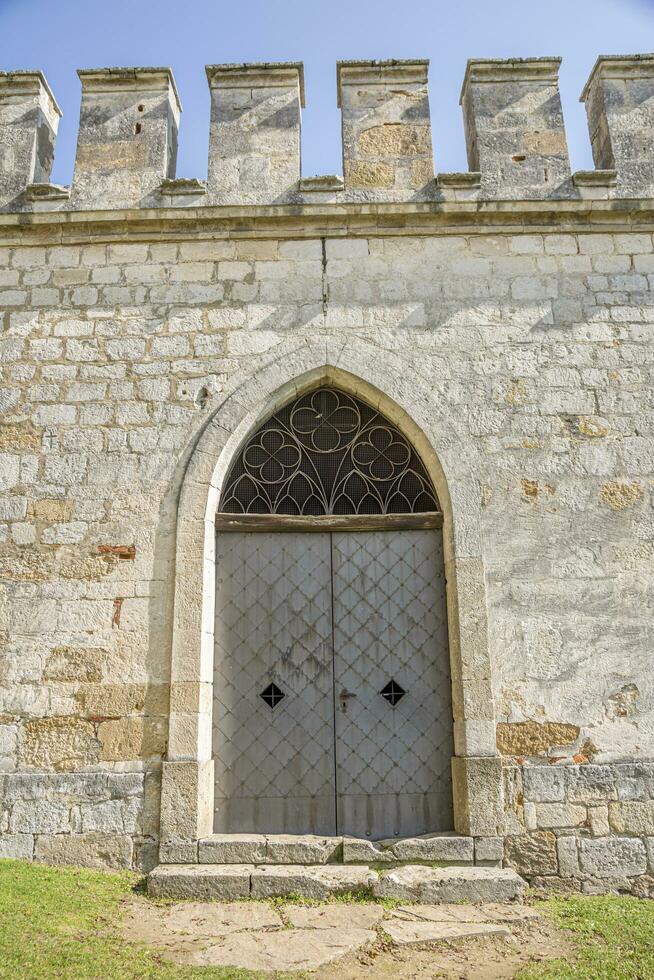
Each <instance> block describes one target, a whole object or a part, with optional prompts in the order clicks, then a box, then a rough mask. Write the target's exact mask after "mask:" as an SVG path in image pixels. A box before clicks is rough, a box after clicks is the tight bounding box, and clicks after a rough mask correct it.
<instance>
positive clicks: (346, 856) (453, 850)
mask: <svg viewBox="0 0 654 980" xmlns="http://www.w3.org/2000/svg"><path fill="white" fill-rule="evenodd" d="M473 858H474V843H473V840H472V838H471V837H461V836H459V835H458V834H423V835H422V836H420V837H405V838H400V839H390V840H380V841H369V840H364V839H362V838H357V837H344V838H343V861H344V862H345V863H346V864H352V863H362V862H363V863H370V864H389V863H394V862H399V861H410V862H412V863H414V862H425V863H439V864H440V863H442V864H472V863H473Z"/></svg>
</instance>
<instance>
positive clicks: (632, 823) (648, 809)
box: [609, 800, 654, 836]
mask: <svg viewBox="0 0 654 980" xmlns="http://www.w3.org/2000/svg"><path fill="white" fill-rule="evenodd" d="M609 824H610V825H611V828H612V829H613V830H614V831H615V832H616V833H618V834H636V835H637V834H645V835H649V836H652V835H654V800H648V801H647V802H635V801H624V802H619V803H613V802H611V803H609Z"/></svg>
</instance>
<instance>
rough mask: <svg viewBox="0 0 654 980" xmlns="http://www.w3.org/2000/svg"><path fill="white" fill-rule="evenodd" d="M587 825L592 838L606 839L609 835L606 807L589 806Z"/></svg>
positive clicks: (607, 809)
mask: <svg viewBox="0 0 654 980" xmlns="http://www.w3.org/2000/svg"><path fill="white" fill-rule="evenodd" d="M588 823H589V824H590V832H591V834H592V835H593V837H608V836H609V834H610V833H611V828H610V826H609V808H608V806H589V807H588Z"/></svg>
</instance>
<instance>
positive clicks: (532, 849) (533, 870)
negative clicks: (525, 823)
mask: <svg viewBox="0 0 654 980" xmlns="http://www.w3.org/2000/svg"><path fill="white" fill-rule="evenodd" d="M504 861H505V863H506V864H508V865H509V867H511V868H515V870H516V871H518V872H519V873H520V874H523V875H526V876H527V877H528V878H529V877H531V876H532V875H554V874H556V873H557V868H558V864H557V856H556V837H555V836H554V834H553V833H552V832H551V831H548V830H545V831H537V832H536V833H533V834H520V835H519V836H516V837H507V838H506V839H505V841H504Z"/></svg>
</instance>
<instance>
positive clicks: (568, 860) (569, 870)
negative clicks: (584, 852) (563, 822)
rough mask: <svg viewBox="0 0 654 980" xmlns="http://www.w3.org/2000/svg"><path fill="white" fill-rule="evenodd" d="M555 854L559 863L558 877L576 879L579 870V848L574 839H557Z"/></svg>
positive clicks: (570, 837)
mask: <svg viewBox="0 0 654 980" xmlns="http://www.w3.org/2000/svg"><path fill="white" fill-rule="evenodd" d="M556 854H557V858H558V862H559V875H560V877H561V878H578V877H579V876H580V869H579V846H578V841H577V838H576V837H573V836H565V837H559V838H558V840H557V842H556Z"/></svg>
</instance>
